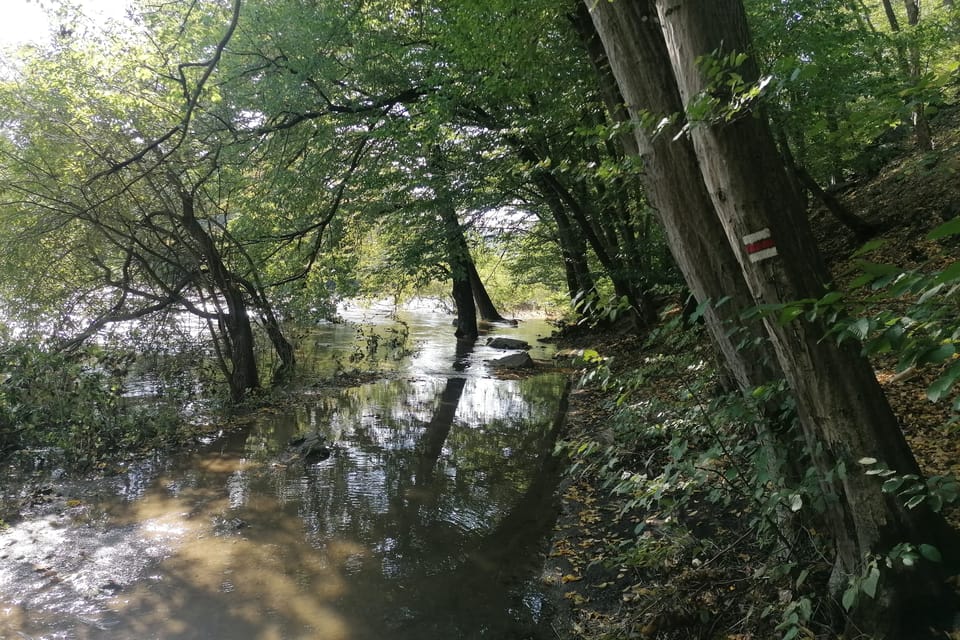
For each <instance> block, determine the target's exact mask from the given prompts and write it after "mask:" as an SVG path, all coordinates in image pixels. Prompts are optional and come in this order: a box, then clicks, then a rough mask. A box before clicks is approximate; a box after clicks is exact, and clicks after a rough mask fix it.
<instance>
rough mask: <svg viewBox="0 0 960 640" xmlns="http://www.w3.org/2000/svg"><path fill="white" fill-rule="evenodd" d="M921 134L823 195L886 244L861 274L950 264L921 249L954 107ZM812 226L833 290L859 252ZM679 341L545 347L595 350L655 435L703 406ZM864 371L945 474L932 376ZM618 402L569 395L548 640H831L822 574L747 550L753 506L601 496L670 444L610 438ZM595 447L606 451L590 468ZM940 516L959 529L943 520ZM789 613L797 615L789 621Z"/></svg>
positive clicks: (950, 470)
mask: <svg viewBox="0 0 960 640" xmlns="http://www.w3.org/2000/svg"><path fill="white" fill-rule="evenodd" d="M934 124H935V127H936V129H935V131H936V139H935V143H936V147H935V149H936V150H935V151H934V152H932V153H917V152H910V151H909V150H908V149H907V148H906V147H907V146H909V144H910V141H909V140H904V141H903V142H902V143H901V147H900V149H899V150H900V151H901V154H900V155H898V156H897V157H896V158H895V159H894V160H892V161H890V162H889V163H888V164H886V165H885V166H884V167H883V168H882V169H881V170H880V171H879V173H877V174H876V175H874V176H872V177H870V178H862V179H860V180H859V181H857V182H855V183H852V184H850V185H849V186H848V187H846V188H845V189H843V190H839V191H837V192H836V194H837V197H838V198H839V199H840V201H841V202H842V203H843V204H844V205H846V206H847V207H848V208H849V210H851V211H852V212H854V213H855V214H857V215H858V216H860V217H862V218H863V219H865V220H867V221H868V222H870V223H872V224H875V225H877V226H878V227H880V229H881V232H880V234H879V237H880V238H882V239H883V240H884V241H885V242H884V243H883V245H882V246H881V247H879V248H878V249H877V250H875V251H874V252H872V253H871V254H870V255H869V260H870V261H872V262H875V263H885V264H893V265H898V266H901V267H905V268H908V269H916V270H922V271H933V270H940V269H943V268H944V267H945V266H946V265H948V264H951V263H953V262H955V261H956V260H957V259H958V257H960V246H958V243H957V242H956V241H955V240H954V241H931V240H927V239H926V234H927V233H928V232H929V231H930V230H931V229H932V228H934V227H936V226H937V225H940V224H942V223H943V222H944V221H946V220H949V219H952V218H954V217H956V216H958V215H960V189H958V187H957V185H958V184H960V182H958V177H960V110H958V109H953V110H950V111H943V112H941V114H940V116H939V118H938V119H937V121H935V123H934ZM811 223H812V225H813V228H814V232H815V234H816V236H817V238H818V241H819V243H820V246H821V250H822V252H823V254H824V257H825V259H826V260H827V263H828V265H829V267H830V269H831V272H832V273H833V275H834V278H835V284H836V286H837V288H838V289H840V290H843V289H844V287H845V285H846V284H848V283H849V282H850V281H851V280H852V279H853V278H854V277H855V275H857V274H858V269H857V266H856V261H855V257H854V256H853V253H854V251H855V250H856V249H857V248H858V247H859V246H860V242H858V241H857V240H856V239H855V237H854V236H853V234H852V233H851V232H849V231H848V230H847V229H846V228H844V227H843V226H842V225H840V224H839V223H838V222H837V221H836V220H835V219H834V218H833V217H832V216H831V215H830V214H829V213H828V212H827V211H826V210H824V209H822V208H815V209H814V211H813V212H812V214H811ZM678 302H679V301H678ZM889 304H891V305H896V304H898V303H897V302H895V301H889ZM679 312H680V311H679V306H678V305H677V304H673V305H671V306H668V308H667V309H666V310H665V312H664V314H663V320H664V321H668V320H669V319H671V318H673V317H676V316H677V315H678V314H679ZM685 333H686V334H687V335H686V336H685V337H684V338H683V339H681V340H675V339H669V338H665V339H662V340H656V341H650V340H647V339H645V338H642V337H639V336H636V335H632V334H628V333H612V332H609V331H607V332H603V331H601V332H585V331H573V332H570V333H569V335H567V336H565V337H562V338H561V339H560V344H561V346H562V347H576V348H589V349H592V350H595V351H597V352H598V353H599V354H600V356H601V357H604V358H606V359H607V364H608V365H609V366H610V368H611V369H612V370H613V371H615V372H616V373H617V374H618V375H620V376H622V377H624V378H626V379H631V380H633V381H634V382H633V386H632V387H631V392H630V395H629V398H630V400H629V401H630V402H633V403H635V404H636V405H637V406H639V407H644V406H649V407H651V409H650V410H648V411H647V412H646V415H647V417H648V419H649V424H648V425H647V426H648V427H651V428H653V427H655V426H656V424H657V423H663V424H666V425H667V427H666V428H667V429H670V428H671V427H670V426H669V425H670V421H669V420H667V419H665V416H674V415H682V414H684V413H686V415H689V414H690V409H691V404H700V405H701V409H702V408H703V406H704V403H705V400H704V398H703V397H698V396H697V392H691V391H690V390H691V389H707V390H709V389H710V388H711V387H710V382H709V380H710V376H711V375H713V374H712V373H711V370H712V368H713V363H714V356H713V354H712V352H711V349H710V346H709V343H708V339H707V336H706V333H705V331H703V330H702V329H699V328H693V329H688V330H686V331H685ZM657 363H666V364H664V365H663V366H657ZM669 363H676V366H670V364H669ZM873 364H874V367H875V370H876V372H877V378H878V380H879V381H880V382H881V384H882V385H883V387H884V389H885V390H886V393H887V397H888V398H889V401H890V403H891V405H892V407H893V409H894V411H895V413H896V415H897V416H898V418H899V420H900V422H901V425H902V428H903V430H904V433H905V435H906V437H907V439H908V441H909V442H910V444H911V446H912V447H913V450H914V453H915V455H916V457H917V459H918V461H919V463H920V465H921V467H922V469H923V471H924V472H925V473H926V474H928V475H946V474H954V475H956V476H960V438H958V437H957V434H956V432H955V430H954V428H955V427H956V425H954V424H952V422H951V418H955V416H954V415H953V414H952V413H951V410H950V403H949V402H943V401H941V402H939V403H933V402H931V401H930V400H928V398H927V395H926V390H927V386H928V385H929V384H930V383H931V382H932V381H933V380H935V379H936V377H937V376H938V372H939V370H940V368H938V367H935V366H927V367H924V368H919V369H918V370H916V371H914V372H912V373H910V374H908V375H906V376H896V377H895V366H896V362H895V361H894V360H892V359H890V358H882V357H881V358H877V359H875V360H874V361H873ZM941 368H942V367H941ZM705 380H706V385H705V384H704V381H705ZM715 386H716V384H714V387H715ZM617 397H618V393H617V392H614V391H604V390H603V389H602V388H601V387H600V386H599V385H597V384H587V385H582V386H580V387H579V388H578V389H577V390H576V391H575V392H574V393H572V394H571V396H570V411H569V414H568V423H567V428H566V436H565V441H566V442H567V443H568V453H569V452H575V453H578V454H579V455H573V456H571V461H572V464H573V467H574V468H573V469H572V470H571V473H570V474H569V476H568V479H567V481H566V484H565V487H564V493H563V504H564V508H563V515H562V516H561V519H560V521H559V523H558V525H557V527H556V530H555V535H554V539H553V544H552V548H551V551H550V557H549V559H548V563H547V570H546V572H545V576H544V579H545V581H547V582H549V583H551V584H554V585H556V587H557V589H558V591H559V592H560V594H561V596H560V597H559V598H558V600H559V601H560V604H559V609H560V615H559V616H558V618H557V620H556V622H555V623H554V630H555V632H556V635H557V637H558V638H562V639H564V640H572V639H578V640H601V639H602V640H614V639H627V638H638V639H662V640H671V639H675V640H700V639H702V640H708V639H710V640H713V639H722V640H761V639H763V640H766V639H768V638H810V639H813V638H816V639H817V640H820V639H828V638H829V639H832V638H836V637H837V636H836V635H835V634H834V633H833V632H832V631H831V629H830V627H829V625H827V624H826V623H825V622H826V621H827V620H829V619H831V617H832V618H833V619H834V620H836V616H838V615H841V616H842V613H841V612H842V607H840V606H839V603H836V602H830V601H829V599H827V598H826V597H825V596H824V592H825V591H826V590H825V583H826V577H827V575H828V573H829V569H830V566H829V563H828V561H827V560H826V559H825V558H821V560H820V561H819V562H817V561H814V562H812V563H810V564H808V565H807V566H806V569H807V570H808V571H809V573H802V576H801V577H800V578H799V579H798V578H797V571H796V568H795V567H790V565H788V564H786V563H784V567H786V569H787V570H785V571H783V572H782V573H783V575H782V576H781V578H780V579H778V578H777V571H776V570H775V568H774V569H771V566H772V565H776V564H777V563H778V562H781V561H780V560H778V559H773V558H770V557H769V546H767V547H764V546H762V545H761V544H760V543H759V542H758V539H759V538H760V536H759V535H758V533H757V527H756V522H755V520H754V516H755V515H756V513H755V512H756V509H754V507H753V506H752V505H751V504H750V500H749V499H744V500H740V501H738V500H733V501H732V502H728V503H722V502H721V503H712V502H710V501H709V500H706V499H704V496H694V497H693V498H692V499H690V501H689V502H688V503H687V504H686V507H685V510H684V512H683V513H680V514H677V513H675V512H671V511H670V510H669V509H668V508H665V510H664V512H663V513H658V512H651V511H650V510H648V509H647V510H645V509H643V508H640V507H639V506H635V505H633V504H632V503H631V502H630V500H631V499H633V498H635V496H632V495H624V494H618V493H616V492H615V491H614V490H613V489H614V486H615V485H616V484H617V482H616V480H617V474H618V473H623V474H629V473H635V472H637V471H638V470H639V471H643V472H649V473H650V474H651V475H652V476H656V474H657V473H658V472H659V471H661V470H662V469H663V466H662V465H663V464H665V463H666V458H667V454H666V451H664V450H665V449H666V448H667V446H668V441H669V438H667V439H664V440H661V441H659V444H654V445H653V446H650V445H649V444H648V445H645V446H644V445H640V446H639V448H637V447H638V445H636V444H635V443H633V442H625V441H623V440H621V439H620V438H621V436H619V435H618V434H617V432H616V429H615V428H612V427H611V425H612V424H615V420H616V418H615V411H616V408H617V407H616V402H617ZM653 407H656V409H655V410H653V409H652V408H653ZM634 415H641V416H643V415H644V412H643V411H637V412H634ZM676 424H679V423H676ZM681 426H682V425H681ZM594 450H602V451H605V452H607V453H606V455H600V456H599V457H598V456H597V455H593V457H591V452H592V451H594ZM611 452H613V453H611ZM590 460H594V462H593V463H591V462H590ZM597 460H599V462H597ZM611 460H615V462H613V463H611V464H613V465H614V466H612V467H611V466H606V467H605V466H604V462H603V461H607V462H610V461H611ZM621 470H622V471H621ZM945 512H946V515H947V518H948V519H949V520H950V521H951V522H952V523H953V524H954V526H956V527H958V528H960V515H958V511H957V509H953V510H946V511H945ZM665 514H667V515H665ZM790 569H792V571H791V570H790ZM808 576H809V577H808ZM801 583H805V584H803V585H801ZM804 607H807V608H809V607H812V608H813V609H812V611H811V610H807V611H803V608H804ZM827 610H832V613H828V612H827ZM791 613H798V614H802V615H800V617H799V618H794V619H793V620H794V622H791V619H790V614H791ZM938 637H943V638H955V639H957V638H960V632H958V631H943V632H940V635H939V636H938Z"/></svg>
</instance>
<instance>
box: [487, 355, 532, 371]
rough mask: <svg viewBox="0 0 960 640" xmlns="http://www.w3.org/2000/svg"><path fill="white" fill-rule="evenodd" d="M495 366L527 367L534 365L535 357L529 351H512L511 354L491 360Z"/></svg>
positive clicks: (509, 367) (507, 367) (502, 367)
mask: <svg viewBox="0 0 960 640" xmlns="http://www.w3.org/2000/svg"><path fill="white" fill-rule="evenodd" d="M489 362H490V364H491V365H492V366H494V367H499V368H501V369H527V368H529V367H532V366H533V358H531V357H530V354H529V353H526V352H524V353H512V354H510V355H509V356H504V357H502V358H496V359H494V360H490V361H489Z"/></svg>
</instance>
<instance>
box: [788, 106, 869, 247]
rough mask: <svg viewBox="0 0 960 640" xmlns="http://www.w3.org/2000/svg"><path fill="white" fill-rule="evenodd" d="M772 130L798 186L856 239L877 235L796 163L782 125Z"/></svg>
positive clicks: (866, 238)
mask: <svg viewBox="0 0 960 640" xmlns="http://www.w3.org/2000/svg"><path fill="white" fill-rule="evenodd" d="M774 132H775V134H776V137H777V140H778V141H779V143H780V154H781V155H782V156H783V161H784V163H785V164H786V167H787V170H788V171H789V173H790V175H791V176H792V177H794V178H795V179H796V181H797V183H798V184H799V186H800V187H802V188H803V189H806V190H807V191H809V192H810V194H811V195H812V196H813V197H814V198H816V199H817V200H818V201H819V202H820V204H822V205H823V206H824V207H826V208H827V211H829V212H830V214H831V215H833V217H834V218H836V219H837V221H838V222H840V224H842V225H843V226H845V227H846V228H847V229H849V230H850V231H852V232H853V235H854V236H856V238H857V240H858V241H860V242H866V241H867V240H869V239H870V238H872V237H873V236H875V235H877V228H876V227H875V226H873V225H872V224H870V223H869V222H867V221H866V220H864V219H863V218H861V217H860V216H858V215H856V214H855V213H853V212H852V211H850V210H849V209H847V208H846V207H845V206H843V203H842V202H840V201H839V200H837V198H836V196H834V195H832V194H829V193H827V192H826V191H824V190H823V187H821V186H820V184H819V183H818V182H817V181H816V180H815V179H814V177H813V176H811V175H810V172H809V171H807V169H806V168H805V167H802V166H800V165H798V164H797V162H796V160H794V157H793V152H792V151H791V150H790V141H789V140H788V139H787V133H786V131H784V130H783V128H782V126H780V127H778V126H776V124H775V125H774Z"/></svg>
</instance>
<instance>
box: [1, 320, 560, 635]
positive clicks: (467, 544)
mask: <svg viewBox="0 0 960 640" xmlns="http://www.w3.org/2000/svg"><path fill="white" fill-rule="evenodd" d="M369 319H370V318H367V320H369ZM405 321H406V322H407V326H408V327H410V329H409V330H410V332H411V337H412V338H413V339H414V341H415V343H416V347H415V349H414V352H413V354H412V355H411V356H409V357H407V358H405V359H404V360H403V361H401V362H400V363H399V364H397V365H396V371H397V373H398V375H396V376H395V377H393V378H391V379H387V380H381V381H378V382H375V383H371V384H366V385H363V386H359V387H354V388H350V389H344V390H339V391H322V392H321V391H317V392H315V393H312V394H308V395H306V396H304V398H303V399H302V401H301V402H299V403H297V405H295V406H293V407H292V408H289V409H285V410H283V411H276V412H273V413H269V414H267V415H265V416H262V417H260V418H258V419H257V420H256V421H255V422H254V423H252V424H250V425H248V426H246V427H244V428H242V429H238V430H235V431H232V432H230V433H227V434H224V435H221V436H220V437H216V438H211V439H210V441H208V442H207V443H205V444H204V445H203V446H200V447H198V448H197V449H196V450H195V451H192V452H190V453H189V454H184V455H182V456H180V457H177V458H174V459H166V460H157V461H154V462H151V463H144V464H140V465H137V466H134V467H131V468H129V469H126V470H125V471H124V472H123V473H121V474H119V475H117V476H115V477H112V478H109V479H105V480H102V481H98V482H95V483H86V484H84V483H80V482H77V483H69V482H67V483H62V484H60V485H57V486H56V487H55V493H59V494H62V495H60V496H55V495H49V496H46V497H45V498H43V499H40V500H38V502H39V503H40V504H39V505H38V506H37V508H36V510H35V511H34V512H33V513H32V514H31V515H29V517H27V518H25V519H24V520H23V521H21V522H20V523H18V524H16V525H15V526H14V527H11V528H10V529H8V530H6V531H5V532H2V533H0V638H131V639H132V638H137V639H140V638H238V639H240V638H258V639H259V638H263V639H273V638H317V639H324V640H337V639H344V640H348V639H349V640H365V639H373V638H376V639H381V638H399V639H404V638H410V639H418V640H423V639H432V638H436V639H454V638H494V639H505V640H509V639H521V638H548V637H553V636H552V631H550V629H549V621H548V619H547V618H548V612H547V611H545V607H546V602H547V600H546V596H545V593H544V592H543V586H542V585H541V584H540V582H539V580H538V569H539V566H540V559H539V557H538V554H539V553H540V551H541V550H542V543H543V541H544V537H545V536H546V534H547V533H548V532H549V530H550V528H551V526H552V523H553V519H554V518H555V514H556V510H555V508H556V507H555V501H554V499H553V490H554V488H555V486H556V482H557V477H556V469H555V466H554V464H553V462H552V460H551V457H550V456H549V452H550V451H551V449H552V444H553V439H554V437H555V433H554V432H553V431H554V429H553V427H554V424H555V418H556V414H557V411H558V404H559V397H560V395H561V391H562V388H563V385H564V382H565V381H564V379H563V378H562V377H561V376H559V375H556V374H544V375H539V376H535V377H532V378H527V379H524V380H499V379H497V378H495V377H493V376H492V375H491V372H490V370H489V369H488V367H487V366H486V364H485V362H484V361H485V360H486V359H488V358H490V357H494V356H495V355H498V354H495V353H493V352H492V351H491V350H488V349H487V348H486V347H477V348H475V349H473V350H465V349H460V350H458V349H457V348H456V344H455V342H454V341H453V340H451V339H450V338H449V334H450V332H451V329H450V326H449V320H448V319H447V320H440V319H437V318H436V317H435V316H434V315H429V314H419V315H418V314H412V315H410V316H408V317H407V318H406V319H405ZM384 327H387V323H386V320H381V325H380V328H381V329H383V328H384ZM335 330H336V331H341V330H342V327H338V328H336V329H335ZM547 332H548V329H547V327H545V326H543V325H539V326H538V325H536V324H525V325H521V327H520V328H518V329H510V330H506V331H503V332H502V333H505V334H506V335H512V336H516V337H523V338H527V339H533V338H534V337H535V335H536V334H537V333H547ZM350 335H351V336H352V337H355V336H353V333H352V332H351V334H350ZM320 339H321V340H330V338H329V336H327V337H321V338H320ZM481 342H482V341H481ZM536 355H539V356H542V355H544V354H543V353H538V354H536ZM312 432H318V433H320V434H322V435H323V436H324V437H325V438H326V439H327V440H328V441H329V442H331V443H332V446H331V456H330V457H329V458H328V459H326V460H322V461H317V462H310V463H308V462H305V461H303V460H300V459H297V458H294V459H291V457H290V456H289V451H288V449H287V446H286V445H287V443H288V442H289V440H290V439H291V438H292V437H294V436H296V435H298V434H304V433H312Z"/></svg>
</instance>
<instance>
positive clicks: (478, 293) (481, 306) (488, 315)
mask: <svg viewBox="0 0 960 640" xmlns="http://www.w3.org/2000/svg"><path fill="white" fill-rule="evenodd" d="M464 244H466V241H464ZM467 269H468V270H469V276H470V286H471V288H472V289H473V301H474V303H476V305H477V311H479V312H480V319H481V320H484V321H486V322H506V321H507V319H506V318H504V317H503V316H501V315H500V312H499V311H497V307H496V305H494V304H493V300H491V299H490V294H488V293H487V288H486V287H485V286H483V280H482V279H481V278H480V274H479V273H478V272H477V265H476V264H474V262H473V260H472V259H471V258H470V256H467Z"/></svg>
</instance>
